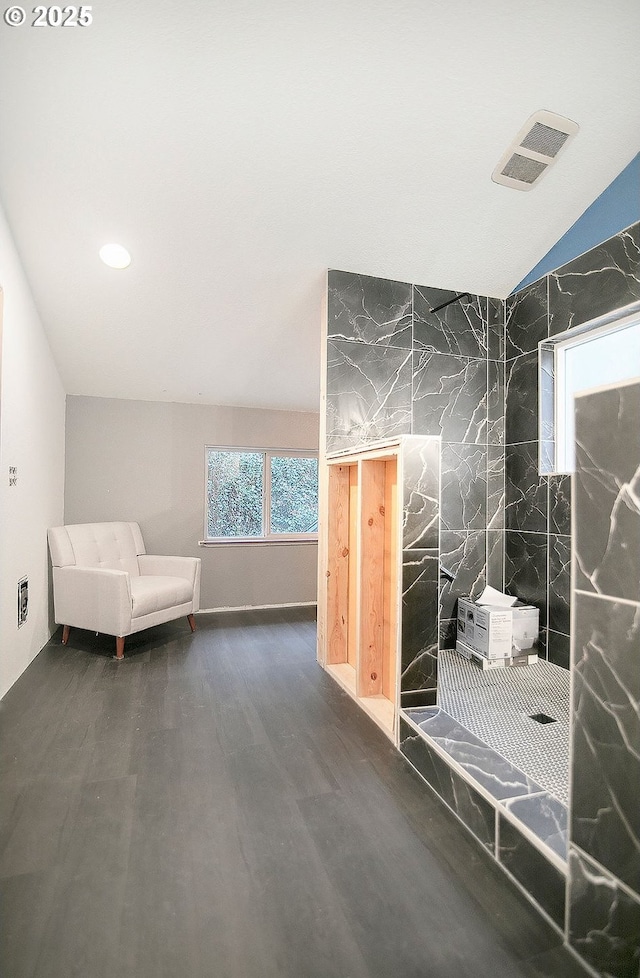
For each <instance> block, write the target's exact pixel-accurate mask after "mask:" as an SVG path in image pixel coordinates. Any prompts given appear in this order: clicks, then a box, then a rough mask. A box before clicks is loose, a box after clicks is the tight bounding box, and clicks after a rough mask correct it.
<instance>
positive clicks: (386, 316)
mask: <svg viewBox="0 0 640 978" xmlns="http://www.w3.org/2000/svg"><path fill="white" fill-rule="evenodd" d="M328 292H329V306H328V333H329V336H331V337H332V338H334V339H342V340H349V341H350V342H354V343H367V344H374V345H380V346H396V347H402V348H403V349H406V350H410V349H411V342H412V339H411V330H412V293H411V286H410V285H407V284H406V283H405V282H393V281H390V280H389V279H383V278H373V277H372V276H370V275H354V274H353V273H352V272H339V271H330V272H329V280H328Z"/></svg>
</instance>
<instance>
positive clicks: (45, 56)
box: [0, 0, 640, 411]
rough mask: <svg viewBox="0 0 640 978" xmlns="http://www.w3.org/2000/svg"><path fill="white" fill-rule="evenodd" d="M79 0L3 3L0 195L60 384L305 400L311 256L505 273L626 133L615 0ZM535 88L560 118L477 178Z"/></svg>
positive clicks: (630, 45)
mask: <svg viewBox="0 0 640 978" xmlns="http://www.w3.org/2000/svg"><path fill="white" fill-rule="evenodd" d="M92 12H93V18H94V21H93V24H92V25H91V26H89V27H84V28H82V27H77V28H73V29H70V28H61V27H58V28H32V27H30V26H28V25H27V24H25V25H23V26H22V27H15V28H10V27H7V26H5V24H4V23H0V93H1V94H0V195H1V197H2V203H3V206H4V209H5V211H6V213H7V217H8V220H9V223H10V225H11V228H12V230H13V234H14V236H15V240H16V243H17V246H18V249H19V252H20V255H21V257H22V261H23V264H24V267H25V270H26V273H27V275H28V278H29V280H30V283H31V287H32V290H33V293H34V296H35V299H36V302H37V305H38V308H39V310H40V314H41V317H42V320H43V323H44V325H45V328H46V330H47V332H48V335H49V337H50V342H51V346H52V349H53V351H54V355H55V357H56V360H57V362H58V365H59V368H60V371H61V374H62V378H63V381H64V383H65V386H66V389H67V391H68V392H69V393H72V394H90V395H98V396H109V397H129V398H142V399H154V400H175V401H188V402H196V403H197V402H205V403H218V404H236V405H247V406H261V407H279V408H291V409H297V410H305V411H313V410H317V407H318V389H319V380H318V378H319V371H320V355H319V324H320V309H321V300H322V293H323V282H324V273H325V271H326V269H327V268H328V267H331V268H341V269H348V270H353V271H358V272H364V273H368V274H373V275H379V276H383V277H387V278H397V279H401V280H404V281H412V282H416V283H420V284H424V285H432V286H436V287H439V288H451V289H456V290H460V291H471V292H476V293H480V294H491V295H495V296H505V295H507V294H508V293H509V292H510V290H511V289H512V288H513V287H514V286H515V285H516V284H517V283H518V282H519V281H520V280H521V279H522V278H523V277H524V276H525V275H526V274H527V272H528V271H529V270H530V269H531V268H532V267H533V266H534V265H535V264H536V262H537V261H538V260H539V259H540V258H541V257H542V256H543V255H544V254H545V253H546V252H547V251H548V250H549V248H550V247H551V246H552V245H553V244H554V243H555V242H556V241H557V240H558V238H559V237H560V236H561V235H562V234H563V233H564V232H565V231H566V230H567V228H569V227H570V226H571V225H572V224H573V222H574V221H575V220H576V219H577V218H578V217H579V216H580V215H581V214H582V213H583V212H584V210H585V209H586V208H587V207H588V206H589V205H590V204H591V203H592V201H593V200H594V199H595V198H596V197H597V196H598V195H599V194H600V193H601V192H602V191H603V190H604V189H605V188H606V187H607V186H608V185H609V184H610V183H611V181H612V180H613V179H614V178H615V177H616V176H617V175H618V174H619V173H620V171H621V170H622V169H623V168H624V167H625V166H626V165H627V164H628V163H629V162H630V161H631V159H632V158H633V157H634V156H635V154H636V153H637V152H638V150H639V149H640V145H639V143H640V139H639V134H640V59H639V58H638V38H639V37H640V3H639V2H638V0H608V2H606V3H605V2H603V0H527V2H522V3H517V2H514V0H385V2H383V0H317V2H314V0H310V2H307V3H304V2H303V0H234V2H222V0H209V2H207V0H180V2H178V0H102V2H98V3H96V4H95V5H94V6H93V10H92ZM29 17H30V18H32V15H31V14H29ZM537 109H548V110H551V111H553V112H557V113H559V114H561V115H564V116H567V117H569V118H570V119H573V120H575V121H576V122H578V123H579V125H580V132H579V133H578V135H577V136H576V137H575V139H574V140H573V142H572V143H571V145H570V146H569V147H567V150H566V153H565V154H563V155H562V157H561V158H560V159H559V160H558V162H557V165H556V166H555V167H553V169H551V170H550V171H549V173H548V174H546V175H545V177H544V178H543V180H542V181H541V183H540V184H539V185H538V186H537V187H536V188H535V189H534V190H532V191H531V192H529V193H520V192H518V191H514V190H509V189H506V188H504V187H501V186H498V185H496V184H494V183H492V181H491V179H490V175H491V172H492V170H493V168H494V166H495V164H496V163H497V161H498V159H499V158H500V156H501V154H502V153H503V152H504V150H505V149H506V147H507V145H508V144H509V143H510V142H511V140H512V139H513V138H514V137H515V135H516V133H517V132H518V130H519V129H520V127H521V126H522V125H523V123H524V122H525V121H526V119H527V118H528V117H529V116H530V115H531V114H532V113H533V112H534V111H536V110H537ZM111 240H115V241H119V242H121V243H122V244H124V245H126V247H127V248H129V250H130V251H131V253H132V255H133V262H132V264H131V266H130V268H129V269H127V270H126V271H113V270H111V269H108V268H106V267H105V266H103V265H102V264H101V262H100V261H99V259H98V254H97V252H98V248H99V247H100V245H102V244H103V243H105V242H106V241H111ZM0 276H1V270H0ZM0 283H1V278H0Z"/></svg>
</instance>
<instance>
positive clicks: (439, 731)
mask: <svg viewBox="0 0 640 978" xmlns="http://www.w3.org/2000/svg"><path fill="white" fill-rule="evenodd" d="M406 715H407V716H408V717H409V718H410V719H413V716H412V711H411V710H408V711H406ZM416 722H417V724H418V726H419V727H420V729H421V730H422V731H424V733H425V734H427V736H428V737H429V738H430V739H431V740H432V741H433V742H434V743H435V744H437V745H438V746H439V747H440V748H441V749H442V750H443V751H445V752H446V753H447V754H448V755H449V756H450V757H451V758H453V760H454V761H456V762H457V763H458V764H459V765H460V766H461V767H462V768H463V770H464V771H466V772H467V774H468V775H469V776H470V777H472V778H473V780H474V781H476V782H477V783H478V784H479V785H481V786H482V787H483V788H484V789H485V791H487V792H488V793H489V794H490V795H491V796H492V797H493V798H496V799H500V800H502V799H506V798H515V797H517V796H519V795H531V794H538V793H540V792H541V791H542V788H541V786H540V785H538V784H536V783H535V781H533V780H532V779H531V778H529V777H528V776H527V775H526V774H524V773H523V772H522V771H519V770H518V769H517V768H516V767H514V765H513V764H510V763H509V762H508V761H507V760H506V759H505V758H504V757H502V756H501V755H500V754H498V752H497V751H495V750H492V748H491V747H488V746H487V744H485V743H484V742H483V741H482V740H480V738H479V737H476V736H474V734H472V733H471V732H470V731H469V730H467V729H466V728H465V727H464V726H463V725H462V724H461V723H458V721H457V720H455V719H454V718H453V717H451V716H449V714H448V713H445V712H444V711H443V710H439V711H438V712H437V713H436V714H435V715H434V716H430V717H428V718H427V719H420V720H418V721H416Z"/></svg>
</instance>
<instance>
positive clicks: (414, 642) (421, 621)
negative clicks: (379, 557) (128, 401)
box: [400, 549, 439, 692]
mask: <svg viewBox="0 0 640 978" xmlns="http://www.w3.org/2000/svg"><path fill="white" fill-rule="evenodd" d="M438 565H439V561H438V550H437V549H435V550H405V551H404V554H403V564H402V623H401V664H400V668H401V679H400V689H401V691H403V692H405V691H408V690H416V689H433V690H435V689H436V681H437V658H438V576H439V566H438Z"/></svg>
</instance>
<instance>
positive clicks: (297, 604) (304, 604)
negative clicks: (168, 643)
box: [196, 601, 318, 615]
mask: <svg viewBox="0 0 640 978" xmlns="http://www.w3.org/2000/svg"><path fill="white" fill-rule="evenodd" d="M317 603H318V602H317V601H291V602H289V603H288V604H242V605H238V606H237V607H231V606H228V607H223V608H200V611H196V614H197V615H214V614H216V613H218V612H222V611H269V610H270V609H278V608H315V607H316V605H317Z"/></svg>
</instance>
